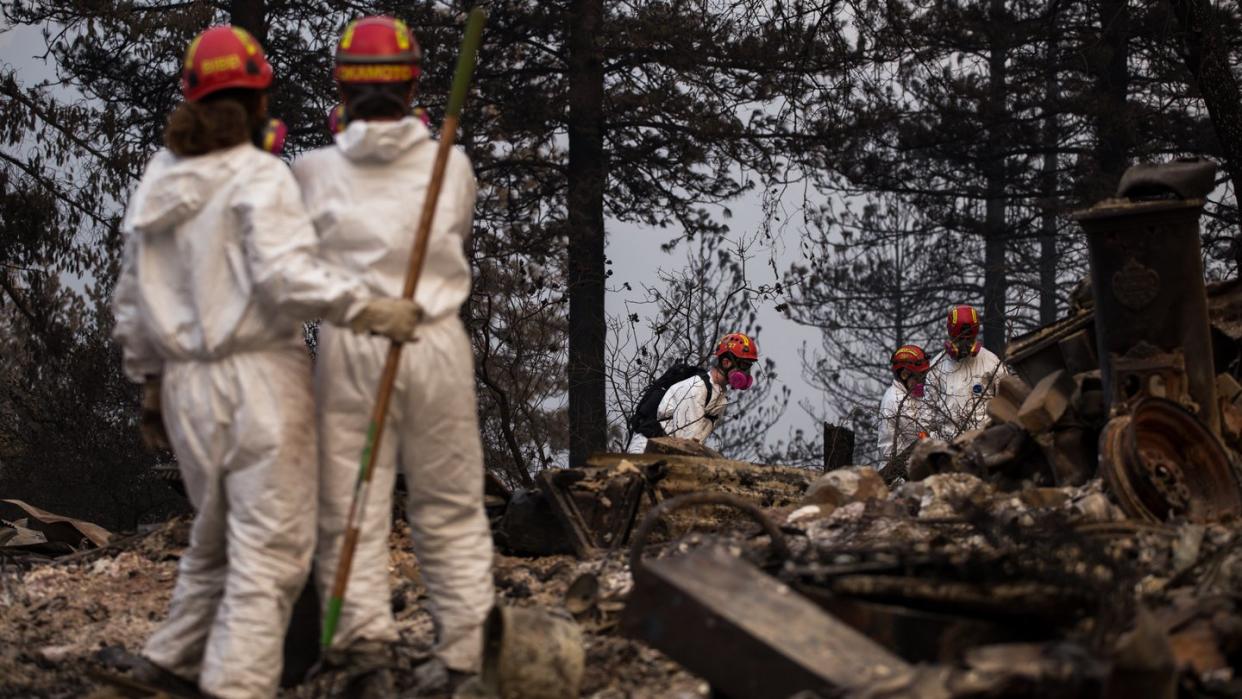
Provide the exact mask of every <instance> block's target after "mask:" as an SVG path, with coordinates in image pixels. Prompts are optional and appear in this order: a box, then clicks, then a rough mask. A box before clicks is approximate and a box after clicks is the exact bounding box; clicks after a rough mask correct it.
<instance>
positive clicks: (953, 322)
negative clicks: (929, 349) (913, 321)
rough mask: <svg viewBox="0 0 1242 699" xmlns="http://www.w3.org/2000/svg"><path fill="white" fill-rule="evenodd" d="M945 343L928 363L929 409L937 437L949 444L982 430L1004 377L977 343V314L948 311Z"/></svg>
mask: <svg viewBox="0 0 1242 699" xmlns="http://www.w3.org/2000/svg"><path fill="white" fill-rule="evenodd" d="M947 329H948V335H949V339H948V340H946V341H945V343H944V347H945V349H944V351H943V352H941V353H940V354H939V355H937V356H936V358H935V359H934V360H933V361H932V367H931V372H930V375H929V381H928V383H929V384H931V389H932V400H931V401H930V407H931V409H933V410H934V411H935V412H936V415H935V417H934V420H935V421H936V422H937V423H938V425H939V427H938V429H937V435H936V436H938V437H940V438H941V439H945V440H952V439H953V438H955V437H957V436H958V435H960V434H962V433H963V432H967V431H969V430H973V429H977V428H980V427H982V426H983V423H984V421H985V420H986V419H987V406H988V401H989V400H991V398H992V396H994V395H996V382H997V381H999V380H1000V379H1001V377H1003V376H1004V375H1005V369H1004V367H1003V366H1002V365H1001V361H1000V359H999V358H998V357H997V356H996V355H995V354H993V353H992V352H991V351H990V350H988V349H987V348H986V347H984V346H983V345H982V344H981V343H980V342H979V314H978V313H977V312H975V309H974V308H973V307H971V306H967V305H960V306H954V307H952V308H950V309H949V314H948V323H947Z"/></svg>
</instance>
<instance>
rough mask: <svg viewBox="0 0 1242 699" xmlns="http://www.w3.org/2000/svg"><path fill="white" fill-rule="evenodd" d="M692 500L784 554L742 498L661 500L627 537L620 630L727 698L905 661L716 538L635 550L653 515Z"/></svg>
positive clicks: (777, 693)
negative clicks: (729, 513) (652, 553)
mask: <svg viewBox="0 0 1242 699" xmlns="http://www.w3.org/2000/svg"><path fill="white" fill-rule="evenodd" d="M700 505H724V506H728V507H730V508H734V509H739V510H742V511H743V512H745V513H746V514H747V515H748V516H749V517H751V518H752V519H754V520H755V521H757V522H758V523H759V524H760V525H761V527H762V528H763V530H764V532H765V533H766V534H767V535H768V536H769V537H770V539H771V548H772V551H773V552H774V553H775V555H776V556H777V557H779V558H781V559H784V558H787V557H788V555H789V550H788V548H787V546H786V544H785V540H784V536H783V535H782V534H781V532H780V530H779V529H777V527H776V525H775V524H774V523H773V522H772V521H771V520H770V519H769V518H768V517H767V516H766V515H764V514H763V512H762V511H761V510H759V508H757V507H755V506H754V505H753V504H751V503H748V502H746V501H744V500H742V499H740V498H737V497H733V496H730V495H726V494H720V493H700V494H695V495H687V496H683V497H680V498H676V499H673V500H668V501H665V502H663V503H661V504H660V505H659V506H657V507H656V508H654V509H653V510H652V511H651V513H650V514H649V515H648V516H647V518H646V519H645V520H644V521H643V524H642V526H641V527H640V528H639V530H638V532H637V534H636V535H635V537H634V543H633V546H632V548H631V550H630V570H631V571H632V572H633V575H634V589H633V591H632V592H631V593H630V597H629V599H628V600H627V601H626V606H625V611H624V612H623V614H622V617H621V628H622V631H623V632H625V633H626V634H628V635H630V636H632V637H635V638H638V639H640V640H642V641H644V642H646V643H647V644H649V645H651V646H652V647H654V648H656V649H658V650H660V651H663V652H664V653H665V654H667V655H668V656H669V657H671V658H673V659H674V660H676V661H677V662H679V663H681V664H682V665H683V666H685V667H686V669H688V670H690V671H691V672H693V673H695V674H697V675H699V676H701V677H703V678H704V679H705V680H707V681H708V682H709V683H711V684H712V685H713V686H714V687H717V688H719V689H720V690H722V691H724V692H727V693H728V696H730V697H732V698H733V699H752V698H753V699H760V698H766V697H788V696H790V695H793V694H796V693H798V692H801V691H812V692H819V693H825V695H827V693H829V692H836V691H837V690H840V689H848V688H852V687H860V686H863V685H866V684H869V683H872V682H875V681H879V680H884V679H889V678H894V677H896V676H898V675H899V674H901V673H907V672H909V671H910V667H909V666H908V665H907V664H906V663H905V662H904V661H903V660H901V659H900V658H898V657H897V656H895V655H893V654H891V653H889V652H888V651H887V650H885V649H884V648H882V647H881V646H880V645H878V644H876V643H875V642H874V641H872V640H870V639H868V638H867V637H866V636H864V635H863V634H861V633H859V632H858V631H856V630H854V629H853V628H851V627H850V626H849V625H847V624H845V623H843V622H841V621H839V620H837V619H834V618H833V617H831V616H829V615H828V614H827V613H825V612H824V611H822V610H821V609H820V608H819V607H817V606H816V605H815V604H814V603H812V602H811V601H810V600H808V599H807V598H805V597H803V596H802V595H799V594H798V593H796V592H794V591H793V590H792V589H791V588H790V587H789V586H787V585H785V584H784V583H782V582H780V581H779V580H777V579H776V578H773V577H771V576H769V575H767V574H766V573H764V572H763V571H761V570H760V569H759V568H757V567H756V566H755V565H753V564H751V563H748V562H746V561H743V560H741V559H740V558H737V557H735V556H733V555H731V554H730V553H729V552H728V551H726V550H724V549H723V548H721V547H719V546H708V547H704V548H700V549H697V550H695V551H692V552H691V553H689V554H686V555H679V556H673V557H669V558H663V559H658V560H651V561H644V560H643V547H644V545H645V543H646V540H647V536H648V534H650V533H651V530H652V529H654V528H655V525H656V524H657V522H658V521H659V519H660V518H661V517H662V516H664V515H665V514H667V513H670V512H673V511H675V510H678V509H683V508H687V507H692V506H700Z"/></svg>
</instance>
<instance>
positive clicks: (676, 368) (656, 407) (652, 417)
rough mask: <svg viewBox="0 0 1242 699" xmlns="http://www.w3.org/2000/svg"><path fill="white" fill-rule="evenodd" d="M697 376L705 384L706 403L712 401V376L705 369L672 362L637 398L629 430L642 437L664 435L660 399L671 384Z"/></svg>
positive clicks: (662, 398)
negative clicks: (636, 405)
mask: <svg viewBox="0 0 1242 699" xmlns="http://www.w3.org/2000/svg"><path fill="white" fill-rule="evenodd" d="M692 376H698V377H699V378H701V379H703V383H705V384H707V403H705V404H704V406H705V407H706V405H708V404H710V403H711V402H712V388H713V387H712V378H711V374H709V373H707V370H706V369H703V368H702V367H698V366H694V365H693V364H674V365H673V366H671V367H669V368H668V370H667V371H665V372H664V373H663V374H661V375H660V378H658V379H656V380H655V383H653V384H651V385H650V386H648V387H647V389H646V390H645V391H643V395H642V398H639V399H638V407H636V408H634V416H633V417H632V418H630V430H631V431H633V432H635V433H637V434H641V435H642V436H644V437H647V438H651V437H665V436H667V435H665V433H664V426H663V425H661V424H660V401H661V400H664V394H665V393H668V389H670V388H672V387H673V384H677V383H681V382H682V381H685V380H686V379H688V378H690V377H692Z"/></svg>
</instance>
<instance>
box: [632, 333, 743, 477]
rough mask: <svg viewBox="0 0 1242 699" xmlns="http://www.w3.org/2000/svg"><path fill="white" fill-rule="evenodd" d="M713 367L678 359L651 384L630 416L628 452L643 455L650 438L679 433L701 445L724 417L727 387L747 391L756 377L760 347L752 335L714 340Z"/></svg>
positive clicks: (729, 336)
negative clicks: (705, 367) (754, 375)
mask: <svg viewBox="0 0 1242 699" xmlns="http://www.w3.org/2000/svg"><path fill="white" fill-rule="evenodd" d="M713 354H714V356H715V363H714V364H713V365H712V367H711V369H703V368H701V367H698V366H694V365H690V364H678V365H675V366H673V367H671V368H670V369H669V370H667V371H665V372H664V373H663V374H662V375H661V376H660V378H658V379H656V381H655V383H653V384H652V385H651V386H648V387H647V389H646V390H645V391H644V392H643V395H642V397H641V398H640V399H639V401H638V407H637V408H635V410H634V417H633V418H632V419H631V420H630V431H631V433H632V436H631V437H630V443H629V446H628V447H626V452H627V453H630V454H641V453H643V452H644V451H646V450H647V440H648V439H650V438H652V437H680V438H682V439H689V440H692V441H695V442H698V443H699V444H702V443H703V442H705V441H706V440H707V438H708V437H709V436H710V435H711V433H712V430H714V429H716V425H717V424H718V423H719V422H720V420H721V418H723V417H724V412H725V408H726V407H727V406H728V404H729V395H728V393H729V389H730V388H734V389H737V390H740V391H744V390H746V389H748V388H750V387H751V385H752V384H753V383H754V378H753V377H752V376H751V373H750V372H751V368H752V367H753V366H754V364H755V362H757V361H759V346H758V345H756V344H755V341H754V340H752V339H751V338H750V336H748V335H743V334H742V333H729V334H728V335H725V336H724V337H723V338H721V340H720V342H719V343H718V344H717V345H716V351H715V352H714V353H713Z"/></svg>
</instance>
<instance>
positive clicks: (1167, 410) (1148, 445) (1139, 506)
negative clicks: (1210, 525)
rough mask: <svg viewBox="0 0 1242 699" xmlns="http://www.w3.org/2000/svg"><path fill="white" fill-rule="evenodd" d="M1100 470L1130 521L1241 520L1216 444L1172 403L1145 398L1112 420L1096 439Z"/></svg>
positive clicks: (1229, 472) (1239, 501) (1238, 496)
mask: <svg viewBox="0 0 1242 699" xmlns="http://www.w3.org/2000/svg"><path fill="white" fill-rule="evenodd" d="M1100 465H1101V468H1102V469H1103V471H1104V478H1105V480H1106V481H1107V482H1108V485H1109V487H1110V488H1111V489H1112V491H1113V493H1114V494H1115V495H1116V497H1117V500H1118V503H1119V504H1120V505H1121V509H1122V510H1123V511H1124V512H1125V513H1126V514H1127V515H1129V516H1131V517H1136V518H1139V519H1144V520H1147V521H1151V522H1163V521H1167V520H1168V519H1169V518H1170V517H1185V518H1186V519H1188V520H1190V521H1192V522H1207V521H1214V520H1219V519H1223V518H1227V517H1239V516H1242V493H1240V492H1239V489H1238V483H1237V481H1236V480H1235V478H1234V475H1233V469H1232V467H1231V465H1230V462H1229V456H1228V454H1227V453H1226V452H1225V449H1224V447H1223V446H1222V445H1221V443H1220V440H1219V439H1217V437H1216V436H1215V435H1213V434H1212V433H1211V432H1209V431H1208V430H1207V428H1205V427H1204V426H1203V425H1202V424H1200V423H1199V421H1198V420H1196V419H1195V418H1194V416H1192V415H1191V414H1190V413H1188V412H1186V411H1185V410H1184V409H1183V408H1182V407H1181V406H1179V405H1177V404H1176V403H1174V402H1173V401H1169V400H1164V399H1161V398H1147V399H1144V400H1142V401H1140V402H1138V403H1137V404H1135V406H1134V410H1133V412H1132V413H1131V414H1130V415H1123V416H1119V417H1116V418H1113V419H1112V420H1110V421H1109V423H1108V425H1106V426H1105V428H1104V432H1103V433H1102V434H1101V435H1100Z"/></svg>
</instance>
